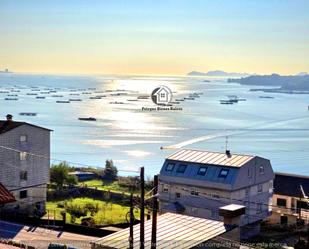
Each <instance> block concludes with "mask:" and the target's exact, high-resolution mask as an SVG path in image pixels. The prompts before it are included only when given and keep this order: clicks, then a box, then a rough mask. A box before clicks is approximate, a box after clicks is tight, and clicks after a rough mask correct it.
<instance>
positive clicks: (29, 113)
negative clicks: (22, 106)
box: [19, 112, 37, 117]
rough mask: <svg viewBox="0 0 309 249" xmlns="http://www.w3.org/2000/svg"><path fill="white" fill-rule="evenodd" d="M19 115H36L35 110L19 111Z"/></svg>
mask: <svg viewBox="0 0 309 249" xmlns="http://www.w3.org/2000/svg"><path fill="white" fill-rule="evenodd" d="M19 115H20V116H32V117H34V116H36V115H37V113H36V112H20V113H19Z"/></svg>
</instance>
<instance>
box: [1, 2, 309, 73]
mask: <svg viewBox="0 0 309 249" xmlns="http://www.w3.org/2000/svg"><path fill="white" fill-rule="evenodd" d="M308 58H309V1H308V0H84V1H83V0H0V70H1V69H4V68H9V69H10V70H12V71H15V72H31V73H69V74H71V73H73V74H144V75H145V74H150V75H185V74H186V73H188V72H190V71H193V70H196V71H209V70H225V71H228V72H248V73H261V74H262V73H263V74H268V73H273V72H276V73H280V74H295V73H298V72H302V71H307V72H309V60H308Z"/></svg>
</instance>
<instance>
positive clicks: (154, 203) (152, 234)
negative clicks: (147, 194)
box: [151, 175, 158, 249]
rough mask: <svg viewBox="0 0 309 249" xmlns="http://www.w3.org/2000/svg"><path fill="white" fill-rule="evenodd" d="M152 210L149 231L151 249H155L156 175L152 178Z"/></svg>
mask: <svg viewBox="0 0 309 249" xmlns="http://www.w3.org/2000/svg"><path fill="white" fill-rule="evenodd" d="M153 183H154V188H153V199H152V200H153V207H152V208H153V210H152V231H151V249H156V247H157V213H158V197H157V193H158V175H155V176H154V178H153Z"/></svg>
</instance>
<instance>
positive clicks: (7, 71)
mask: <svg viewBox="0 0 309 249" xmlns="http://www.w3.org/2000/svg"><path fill="white" fill-rule="evenodd" d="M0 73H12V72H10V71H9V69H5V70H4V71H1V70H0Z"/></svg>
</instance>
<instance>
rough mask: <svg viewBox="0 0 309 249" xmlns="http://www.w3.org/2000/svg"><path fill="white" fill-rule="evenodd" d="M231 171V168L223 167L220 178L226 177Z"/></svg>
mask: <svg viewBox="0 0 309 249" xmlns="http://www.w3.org/2000/svg"><path fill="white" fill-rule="evenodd" d="M228 173H229V170H228V169H221V171H220V173H219V176H218V177H220V178H226V177H227V175H228Z"/></svg>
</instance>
